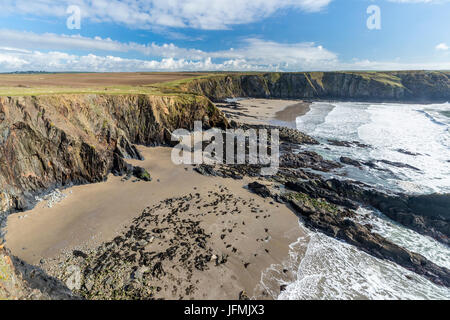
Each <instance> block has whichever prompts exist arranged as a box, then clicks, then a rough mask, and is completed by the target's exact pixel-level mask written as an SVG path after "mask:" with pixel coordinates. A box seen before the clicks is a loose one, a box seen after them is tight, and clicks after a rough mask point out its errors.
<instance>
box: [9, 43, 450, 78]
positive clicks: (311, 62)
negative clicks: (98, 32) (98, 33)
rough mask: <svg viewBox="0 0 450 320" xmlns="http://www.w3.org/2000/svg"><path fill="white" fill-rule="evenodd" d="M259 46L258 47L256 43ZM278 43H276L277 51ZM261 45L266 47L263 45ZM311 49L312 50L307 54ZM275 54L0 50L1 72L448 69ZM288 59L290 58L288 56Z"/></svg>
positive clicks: (446, 66) (436, 65) (330, 56)
mask: <svg viewBox="0 0 450 320" xmlns="http://www.w3.org/2000/svg"><path fill="white" fill-rule="evenodd" d="M258 45H260V44H258ZM280 45H281V44H276V46H275V48H279V47H278V46H280ZM263 46H267V44H266V43H263ZM299 47H300V49H298V48H297V46H294V49H293V50H301V51H303V50H306V52H308V54H309V53H314V52H316V50H324V49H323V48H322V49H319V48H317V49H313V48H310V47H308V46H305V47H304V45H299ZM310 50H311V51H310ZM280 58H281V59H283V58H282V57H280V56H278V55H275V56H274V57H273V59H270V58H269V57H265V58H264V59H260V58H259V57H258V55H256V56H254V57H248V58H247V57H241V56H240V54H235V56H234V57H233V58H230V59H222V60H217V59H214V58H212V57H206V58H202V59H197V60H192V59H183V58H177V59H176V58H161V59H127V58H122V57H118V56H114V55H96V54H92V53H91V54H86V55H75V54H69V53H66V52H60V51H50V52H41V51H27V50H21V49H14V48H2V47H0V71H2V72H8V71H26V70H45V71H89V72H91V71H96V72H111V71H114V72H119V71H120V72H126V71H128V72H133V71H314V70H317V71H330V70H442V69H446V70H449V69H450V62H448V63H403V62H399V61H395V62H389V61H387V62H380V61H369V60H354V61H352V62H349V63H345V62H341V61H339V60H338V59H337V58H336V56H334V55H333V54H332V53H329V54H325V55H324V56H322V57H320V58H319V59H313V58H308V57H303V58H301V59H298V60H289V59H287V60H286V61H290V63H289V62H285V61H283V60H277V59H280ZM288 58H289V57H288Z"/></svg>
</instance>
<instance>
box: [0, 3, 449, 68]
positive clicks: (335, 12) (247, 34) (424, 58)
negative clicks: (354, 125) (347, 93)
mask: <svg viewBox="0 0 450 320" xmlns="http://www.w3.org/2000/svg"><path fill="white" fill-rule="evenodd" d="M369 7H370V8H371V9H372V10H369V11H370V12H369V13H368V8H369ZM0 8H2V11H1V12H0V72H9V71H17V70H19V71H23V70H44V71H182V70H186V71H190V70H195V71H204V70H211V71H213V70H236V71H250V70H264V71H265V70H271V71H276V70H279V71H313V70H400V69H441V70H443V69H445V70H449V69H450V49H449V47H450V0H252V1H242V0H170V1H169V0H146V1H144V0H122V1H119V0H112V1H106V0H0ZM68 8H70V10H68ZM373 10H375V11H373ZM377 10H379V13H380V14H379V15H377ZM78 12H79V13H80V15H79V16H78ZM374 14H375V15H374ZM78 17H79V19H78ZM68 19H69V21H68ZM368 20H370V22H372V24H370V25H369V26H371V27H370V28H369V26H368V22H367V21H368ZM78 21H80V28H79V29H78V26H77V22H78ZM378 22H379V26H380V28H375V29H374V26H376V25H377V24H376V23H378ZM74 27H75V28H74Z"/></svg>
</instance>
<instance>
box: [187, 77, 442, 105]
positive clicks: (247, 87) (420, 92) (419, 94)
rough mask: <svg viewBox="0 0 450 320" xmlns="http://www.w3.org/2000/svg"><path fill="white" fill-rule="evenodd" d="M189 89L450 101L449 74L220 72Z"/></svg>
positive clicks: (214, 95) (220, 95) (217, 95)
mask: <svg viewBox="0 0 450 320" xmlns="http://www.w3.org/2000/svg"><path fill="white" fill-rule="evenodd" d="M184 89H185V90H186V91H189V92H194V93H197V94H202V95H206V96H207V97H209V98H210V99H213V100H222V99H225V98H230V97H254V98H278V99H329V100H359V101H407V102H427V101H441V102H446V101H449V100H450V73H449V72H440V71H407V72H300V73H261V74H235V75H220V76H215V77H209V78H204V79H198V80H194V81H192V82H189V83H188V84H186V85H185V87H184Z"/></svg>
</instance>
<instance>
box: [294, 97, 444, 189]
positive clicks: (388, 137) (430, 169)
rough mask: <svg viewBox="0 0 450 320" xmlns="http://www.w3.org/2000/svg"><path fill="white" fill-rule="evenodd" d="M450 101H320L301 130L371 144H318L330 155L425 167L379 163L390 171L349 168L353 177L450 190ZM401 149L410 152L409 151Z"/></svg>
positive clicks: (301, 119)
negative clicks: (399, 166)
mask: <svg viewBox="0 0 450 320" xmlns="http://www.w3.org/2000/svg"><path fill="white" fill-rule="evenodd" d="M445 112H450V105H449V104H448V103H446V104H439V105H406V104H369V103H350V102H342V103H332V104H326V103H315V104H313V106H312V108H311V112H309V113H308V114H306V115H305V116H303V117H299V118H298V119H297V128H298V129H299V130H303V131H305V132H306V133H308V134H310V135H312V136H314V137H316V138H318V139H322V140H327V139H338V140H344V141H359V142H361V143H364V144H368V145H370V146H371V148H358V147H352V148H346V147H336V146H329V145H320V146H314V147H312V148H313V150H315V151H317V152H318V153H320V154H321V155H323V156H324V157H326V158H329V159H332V160H338V159H339V157H341V156H348V157H351V158H354V159H357V160H360V161H362V162H365V161H377V160H388V161H391V162H400V163H403V164H407V165H410V166H412V167H415V168H418V169H420V170H419V171H418V170H414V169H411V168H398V167H394V166H392V165H389V164H385V163H382V162H377V163H376V164H377V165H378V166H379V167H380V168H383V169H387V170H390V172H389V171H380V170H375V169H370V168H368V167H366V168H365V169H364V170H360V169H358V168H355V167H351V166H346V167H345V169H343V173H345V174H346V175H347V176H348V177H350V178H353V179H357V180H360V181H363V182H366V183H369V184H373V185H375V186H380V185H383V186H385V187H386V188H387V189H391V190H395V191H404V192H408V193H419V194H422V193H432V192H450V162H449V161H450V131H449V130H450V129H449V128H450V118H449V117H448V116H446V115H444V113H445ZM399 150H406V151H407V152H409V153H413V154H417V155H411V154H405V153H402V152H400V151H399Z"/></svg>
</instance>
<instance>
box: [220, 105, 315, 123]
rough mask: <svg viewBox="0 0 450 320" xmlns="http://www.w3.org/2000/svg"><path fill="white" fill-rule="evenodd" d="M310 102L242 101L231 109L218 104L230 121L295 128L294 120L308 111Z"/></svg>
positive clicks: (228, 106)
mask: <svg viewBox="0 0 450 320" xmlns="http://www.w3.org/2000/svg"><path fill="white" fill-rule="evenodd" d="M310 106H311V103H310V102H305V101H298V100H276V99H244V100H239V101H237V105H236V106H235V107H232V106H230V105H228V104H218V107H219V109H221V110H222V111H223V112H224V113H225V114H226V115H227V117H228V118H229V119H230V120H235V121H238V122H244V123H249V124H271V125H279V126H285V127H289V128H294V129H295V128H296V118H297V117H300V116H303V115H305V114H306V113H308V112H309V111H310Z"/></svg>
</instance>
